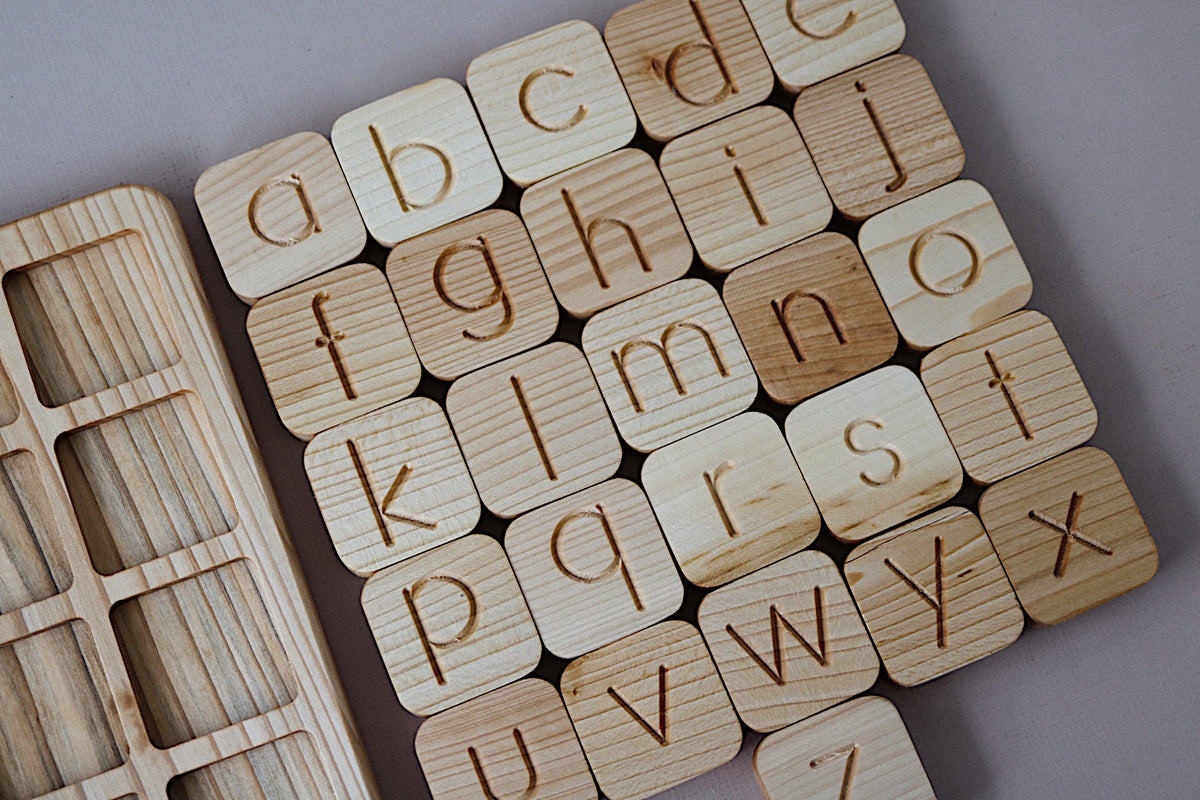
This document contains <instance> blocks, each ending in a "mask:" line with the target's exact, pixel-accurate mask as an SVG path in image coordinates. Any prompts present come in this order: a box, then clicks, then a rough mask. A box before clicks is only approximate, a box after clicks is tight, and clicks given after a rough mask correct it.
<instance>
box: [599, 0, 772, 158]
mask: <svg viewBox="0 0 1200 800" xmlns="http://www.w3.org/2000/svg"><path fill="white" fill-rule="evenodd" d="M604 39H605V41H606V42H607V43H608V49H609V52H611V53H612V56H613V61H614V62H616V65H617V71H618V72H620V73H621V80H622V81H624V82H625V88H626V89H627V90H628V91H629V97H630V99H631V100H632V101H633V107H634V108H635V109H636V110H637V114H638V118H639V119H641V121H642V127H643V128H645V130H646V133H647V134H648V135H649V136H650V138H652V139H657V140H659V141H666V140H668V139H671V138H674V137H675V136H678V135H679V134H681V133H685V132H686V131H690V130H692V129H694V128H699V127H700V126H701V125H705V124H707V123H709V122H714V121H716V120H718V119H720V118H722V117H725V116H728V115H729V114H733V113H735V112H737V111H741V110H743V109H746V108H749V107H750V106H752V105H755V104H756V103H761V102H762V101H763V100H766V99H767V96H768V95H769V94H770V93H771V89H772V87H773V86H774V84H775V76H774V74H773V73H772V72H771V64H770V62H769V61H767V56H766V54H765V53H763V50H762V46H761V45H760V44H759V43H758V36H756V35H755V33H754V27H753V26H752V25H751V24H750V18H749V17H747V16H746V12H745V10H744V9H743V8H742V5H741V3H739V2H737V0H642V2H640V3H634V4H633V5H631V6H627V7H625V8H623V9H621V10H620V11H618V12H617V13H615V14H613V15H612V17H610V18H609V20H608V24H607V25H606V26H605V27H604Z"/></svg>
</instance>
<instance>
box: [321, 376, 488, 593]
mask: <svg viewBox="0 0 1200 800" xmlns="http://www.w3.org/2000/svg"><path fill="white" fill-rule="evenodd" d="M304 468H305V470H306V471H307V472H308V480H309V483H311V484H312V489H313V494H314V495H315V496H316V498H317V505H318V506H319V507H320V509H321V515H322V516H323V517H324V518H325V527H326V528H328V529H329V537H330V538H331V539H332V540H333V546H334V548H335V549H336V550H337V553H338V556H340V557H341V559H342V563H344V564H345V565H346V566H347V567H349V568H350V569H352V570H353V571H354V572H356V573H358V574H359V575H363V576H366V575H370V574H371V573H373V572H375V571H377V570H381V569H383V568H384V567H386V566H389V565H391V564H395V563H396V562H397V561H401V560H403V559H405V558H408V557H409V556H414V555H416V554H417V553H422V552H424V551H426V550H429V549H431V548H433V547H436V546H437V545H439V544H444V543H445V542H448V541H450V540H451V539H457V538H458V537H459V536H464V535H466V534H468V533H470V532H471V530H472V529H473V528H474V527H475V523H477V522H478V521H479V510H480V508H479V495H478V494H476V493H475V484H474V483H472V481H471V475H470V473H468V472H467V465H466V463H465V462H464V461H463V457H462V453H461V452H460V451H459V449H458V443H457V442H455V440H454V432H453V431H451V430H450V423H449V422H447V420H446V415H445V413H444V412H443V411H442V409H441V408H439V407H438V404H437V403H435V402H434V401H432V400H430V399H429V398H426V397H414V398H411V399H409V400H405V401H403V402H400V403H396V404H394V405H390V406H388V407H387V408H383V409H381V410H379V411H376V412H374V413H372V414H367V415H366V416H363V417H358V418H357V419H353V420H350V421H349V422H343V423H342V424H341V425H338V426H337V427H335V428H331V429H329V430H327V431H324V432H322V433H319V434H317V436H316V437H315V438H314V439H313V440H312V441H311V442H309V443H308V447H307V448H306V449H305V451H304Z"/></svg>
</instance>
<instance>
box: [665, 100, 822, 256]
mask: <svg viewBox="0 0 1200 800" xmlns="http://www.w3.org/2000/svg"><path fill="white" fill-rule="evenodd" d="M659 166H660V167H661V168H662V172H663V177H664V178H666V181H667V188H669V189H670V190H671V196H672V197H674V198H675V204H676V205H677V206H678V207H679V213H680V214H681V215H682V216H683V222H684V224H685V225H687V229H688V234H689V235H690V236H691V237H692V243H693V244H695V246H696V252H697V253H699V255H700V260H701V261H703V262H704V264H705V265H706V266H708V267H709V268H710V269H714V270H717V271H718V272H728V271H730V270H731V269H733V268H734V267H737V266H741V265H742V264H745V263H746V262H748V261H752V260H754V259H756V258H759V257H760V256H764V255H766V254H767V253H770V252H772V251H774V250H778V249H779V248H781V247H784V246H785V245H789V244H792V243H793V242H797V241H799V240H800V239H803V238H804V237H806V236H811V235H812V234H814V233H818V232H820V231H821V230H824V228H825V226H826V225H828V224H829V220H830V219H831V218H832V217H833V203H831V202H830V200H829V194H828V193H827V192H826V191H825V185H824V184H823V183H821V178H820V176H819V175H817V168H816V167H815V166H813V162H812V157H811V156H809V154H808V150H806V149H805V148H804V142H803V140H801V138H800V133H799V132H798V131H797V130H796V125H795V124H794V123H793V122H792V121H791V120H790V119H788V116H787V114H785V113H784V112H782V111H780V110H779V109H777V108H773V107H770V106H759V107H757V108H752V109H749V110H747V111H742V112H741V113H739V114H736V115H734V116H732V117H730V118H728V119H723V120H721V121H719V122H714V123H713V124H711V125H709V126H707V127H705V128H701V129H700V130H698V131H693V132H692V133H688V134H685V135H683V136H680V137H679V138H678V139H675V140H674V141H672V142H670V143H668V144H667V146H666V147H665V148H663V152H662V156H661V157H660V158H659Z"/></svg>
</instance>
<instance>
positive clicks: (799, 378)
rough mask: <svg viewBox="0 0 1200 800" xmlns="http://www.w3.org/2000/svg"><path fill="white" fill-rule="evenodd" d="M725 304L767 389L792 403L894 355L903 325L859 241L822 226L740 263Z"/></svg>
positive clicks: (728, 285) (725, 292)
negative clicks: (893, 313) (874, 277)
mask: <svg viewBox="0 0 1200 800" xmlns="http://www.w3.org/2000/svg"><path fill="white" fill-rule="evenodd" d="M722 295H723V297H724V299H725V306H726V308H728V309H729V315H730V316H731V317H732V318H733V324H734V325H735V326H736V327H737V331H738V335H739V336H741V338H742V342H743V343H744V344H745V345H746V351H747V352H748V353H749V355H750V361H751V363H752V364H753V365H754V371H755V372H757V373H758V378H759V380H761V381H762V384H763V388H765V389H766V390H767V394H769V395H770V396H771V398H772V399H774V400H775V401H777V402H780V403H786V404H788V405H791V404H793V403H798V402H800V401H801V400H803V399H805V398H807V397H811V396H812V395H814V394H816V393H817V392H820V391H822V390H824V389H828V388H829V387H830V386H834V385H836V384H838V383H841V382H842V381H844V380H848V379H849V378H853V377H854V376H855V375H861V374H862V373H864V372H866V371H867V370H869V369H872V368H874V367H877V366H879V365H880V364H882V363H884V362H885V361H887V360H888V359H889V358H891V357H892V355H893V354H894V353H895V352H896V343H897V342H898V340H899V339H898V336H897V335H896V327H895V325H893V324H892V318H891V315H890V314H888V310H887V306H886V305H884V302H883V299H882V298H881V297H880V296H879V290H878V289H876V288H875V283H874V281H872V280H871V275H870V273H869V272H868V271H867V267H866V265H865V264H864V263H863V260H862V256H860V255H859V254H858V248H857V247H855V246H854V242H852V241H850V240H849V239H847V238H846V237H845V236H843V235H841V234H840V233H822V234H819V235H817V236H814V237H812V238H811V239H808V240H807V241H804V242H800V243H799V244H794V245H791V246H790V247H785V248H783V249H782V250H780V251H778V252H776V253H772V254H770V255H768V256H765V257H763V258H760V259H759V260H757V261H754V262H752V263H750V264H747V265H746V266H744V267H739V268H738V269H736V270H734V271H733V272H732V273H731V274H730V275H729V277H728V278H727V279H726V281H725V286H724V287H723V288H722Z"/></svg>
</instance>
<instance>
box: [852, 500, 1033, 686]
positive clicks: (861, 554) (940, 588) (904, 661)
mask: <svg viewBox="0 0 1200 800" xmlns="http://www.w3.org/2000/svg"><path fill="white" fill-rule="evenodd" d="M845 571H846V582H847V583H848V584H849V585H850V591H851V593H852V594H853V595H854V601H855V602H856V603H857V604H858V610H859V611H860V612H862V616H863V619H864V620H866V623H867V630H869V631H870V632H871V638H872V639H873V640H874V642H875V648H876V649H877V650H878V651H879V655H880V656H881V657H882V658H883V666H884V669H886V670H887V674H888V677H890V678H891V679H892V680H893V681H895V682H896V683H898V684H900V685H901V686H916V685H917V684H921V683H925V682H926V681H931V680H933V679H934V678H938V677H941V676H942V675H945V674H946V673H948V672H953V671H954V670H956V669H959V668H960V667H964V666H966V665H967V664H970V663H972V662H974V661H978V660H979V659H981V658H985V657H986V656H990V655H991V654H993V653H995V652H997V651H998V650H1002V649H1004V648H1005V647H1007V646H1008V645H1010V644H1012V643H1013V642H1015V641H1016V640H1017V637H1018V636H1020V635H1021V630H1022V629H1023V628H1024V627H1025V615H1024V614H1023V613H1022V612H1021V606H1020V604H1019V603H1018V602H1017V596H1016V595H1015V594H1013V590H1012V586H1010V585H1009V582H1008V578H1007V576H1006V575H1005V574H1004V567H1002V566H1001V564H1000V559H999V558H998V557H997V556H996V551H995V550H994V549H992V543H991V541H989V539H988V537H987V533H985V532H984V529H983V525H982V524H981V523H980V522H979V518H978V517H976V516H975V515H974V514H973V513H971V512H970V511H968V510H967V509H965V508H958V507H955V506H950V507H947V508H943V509H940V510H938V511H935V512H933V513H932V514H929V515H927V516H924V517H922V518H921V519H918V520H915V521H914V522H910V523H909V524H907V525H904V526H902V527H900V528H897V529H895V530H893V531H891V532H889V533H887V534H886V535H884V536H880V537H879V538H877V539H874V540H872V541H870V542H867V543H865V544H861V545H859V546H858V547H856V548H855V549H854V550H853V551H851V553H850V555H848V556H847V557H846V564H845Z"/></svg>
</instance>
